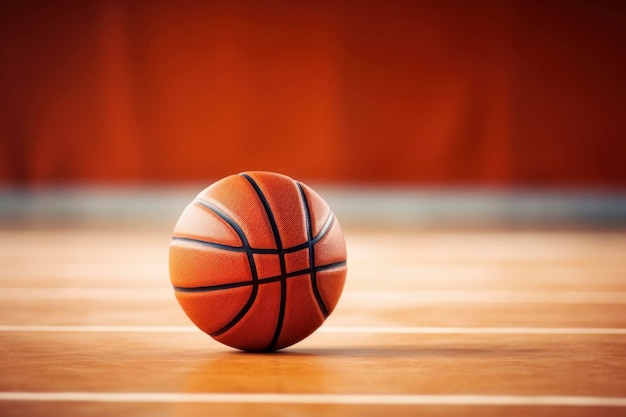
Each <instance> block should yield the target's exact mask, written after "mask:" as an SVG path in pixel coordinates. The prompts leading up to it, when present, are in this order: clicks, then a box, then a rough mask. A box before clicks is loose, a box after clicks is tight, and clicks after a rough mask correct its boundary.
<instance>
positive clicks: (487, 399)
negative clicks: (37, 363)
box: [0, 392, 626, 407]
mask: <svg viewBox="0 0 626 417" xmlns="http://www.w3.org/2000/svg"><path fill="white" fill-rule="evenodd" d="M0 401H46V402H50V401H72V402H106V403H229V404H232V403H236V404H243V403H245V404H349V405H483V406H484V405H511V406H540V405H543V406H598V407H626V398H624V397H584V396H581V397H578V396H550V395H419V394H416V395H411V394H407V395H394V394H387V395H385V394H257V393H249V394H245V393H238V394H234V393H223V394H218V393H172V392H163V393H156V392H154V393H152V392H150V393H145V392H0Z"/></svg>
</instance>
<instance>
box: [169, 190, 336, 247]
mask: <svg viewBox="0 0 626 417" xmlns="http://www.w3.org/2000/svg"><path fill="white" fill-rule="evenodd" d="M194 203H197V204H201V205H204V204H203V203H206V202H204V201H203V200H196V201H194ZM334 220H335V219H334V215H333V213H332V212H331V213H330V215H329V216H328V218H327V219H326V222H325V223H324V226H323V227H322V230H320V232H319V233H318V234H317V235H316V236H315V237H314V238H313V240H311V241H310V242H304V243H301V244H299V245H296V246H292V247H290V248H283V252H284V253H293V252H297V251H299V250H302V249H306V248H308V247H309V245H314V244H316V243H317V242H319V241H320V240H322V238H323V237H324V236H325V235H326V233H327V232H328V230H330V226H332V223H333V221H334ZM172 241H173V242H176V241H179V242H189V243H196V244H198V245H201V246H208V247H212V248H216V249H221V250H225V251H229V252H247V251H248V250H249V251H251V252H252V253H254V254H259V255H265V254H267V255H278V253H279V251H278V250H277V249H263V248H251V247H249V246H248V247H245V246H232V245H224V244H222V243H216V242H211V241H208V240H202V239H195V238H191V237H183V236H174V237H173V238H172Z"/></svg>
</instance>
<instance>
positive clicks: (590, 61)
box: [0, 0, 626, 189]
mask: <svg viewBox="0 0 626 417" xmlns="http://www.w3.org/2000/svg"><path fill="white" fill-rule="evenodd" d="M624 51H626V2H622V1H591V0H589V1H583V0H571V1H532V0H529V1H506V0H503V1H478V2H474V1H472V2H470V1H384V2H383V1H379V2H362V1H337V2H327V1H307V2H276V1H270V2H256V1H249V2H245V1H244V2H240V1H225V2H208V1H104V0H103V1H28V0H25V1H5V2H3V3H2V5H1V6H0V97H1V98H0V183H4V184H19V185H27V186H31V185H42V184H44V185H45V184H59V183H61V184H68V183H70V184H71V183H87V184H103V183H104V184H129V183H131V184H132V183H136V184H144V183H159V184H160V183H177V182H181V181H204V182H206V181H208V180H212V179H217V178H220V177H223V176H225V175H228V174H232V173H236V172H239V171H243V170H256V169H263V170H272V171H278V172H282V173H285V174H287V175H290V176H292V177H295V178H298V179H302V180H307V181H317V182H339V183H351V184H353V183H366V184H388V183H395V184H398V183H399V184H418V185H428V186H430V185H432V186H459V185H460V186H465V185H469V186H492V187H536V186H547V187H596V188H597V187H599V188H609V189H618V188H623V187H624V186H626V163H625V159H626V145H625V139H626V53H625V52H624Z"/></svg>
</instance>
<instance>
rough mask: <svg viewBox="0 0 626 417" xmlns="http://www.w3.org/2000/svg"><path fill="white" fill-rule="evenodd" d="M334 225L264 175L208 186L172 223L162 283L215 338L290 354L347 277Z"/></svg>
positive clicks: (298, 188) (293, 187)
mask: <svg viewBox="0 0 626 417" xmlns="http://www.w3.org/2000/svg"><path fill="white" fill-rule="evenodd" d="M346 272H347V266H346V244H345V241H344V238H343V233H342V231H341V228H340V226H339V222H338V221H337V218H336V217H335V216H334V215H333V213H332V212H331V210H330V208H329V207H328V204H326V202H325V201H324V200H323V199H322V198H321V197H320V196H319V195H318V194H317V193H315V191H313V190H312V189H311V188H309V187H307V186H306V185H304V184H302V183H300V182H297V181H294V180H292V179H291V178H289V177H287V176H285V175H280V174H275V173H271V172H245V173H242V174H239V175H231V176H229V177H226V178H223V179H222V180H220V181H218V182H216V183H214V184H212V185H211V186H209V187H208V188H206V189H205V190H204V191H202V192H201V193H200V194H198V196H197V197H196V198H195V200H193V201H192V202H191V204H189V205H188V206H187V207H186V208H185V210H184V211H183V213H182V214H181V216H180V218H179V219H178V222H177V223H176V227H175V228H174V237H173V238H172V242H171V245H170V279H171V281H172V284H173V285H174V292H175V295H176V298H177V299H178V302H179V303H180V305H181V306H182V308H183V310H184V311H185V313H186V314H187V316H189V318H190V319H191V321H192V322H194V323H195V324H196V326H198V327H199V328H200V329H202V330H203V331H204V332H206V333H208V334H209V335H211V336H212V337H213V338H214V339H216V340H218V341H220V342H222V343H224V344H226V345H228V346H232V347H234V348H238V349H242V350H248V351H271V350H277V349H282V348H284V347H287V346H290V345H293V344H294V343H297V342H299V341H300V340H302V339H304V338H305V337H307V336H308V335H310V334H311V333H313V332H314V331H315V330H316V329H317V328H318V327H319V326H320V325H321V324H322V323H323V322H324V320H325V319H326V317H328V315H329V314H330V313H331V312H332V311H333V310H334V308H335V306H336V305H337V302H338V301H339V297H340V296H341V292H342V290H343V285H344V281H345V277H346Z"/></svg>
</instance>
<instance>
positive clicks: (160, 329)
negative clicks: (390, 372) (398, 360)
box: [0, 325, 626, 335]
mask: <svg viewBox="0 0 626 417" xmlns="http://www.w3.org/2000/svg"><path fill="white" fill-rule="evenodd" d="M0 332H20V333H28V332H51V333H53V332H69V333H81V332H84V333H194V332H200V330H199V329H197V328H196V327H193V326H101V325H85V326H57V325H0ZM317 332H320V333H340V334H341V333H345V334H357V333H359V334H520V335H523V334H526V335H528V334H530V335H532V334H537V335H541V334H553V335H568V334H570V335H626V329H624V328H597V327H407V326H405V327H399V326H398V327H394V326H392V327H376V326H322V327H320V328H319V329H318V330H317Z"/></svg>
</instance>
